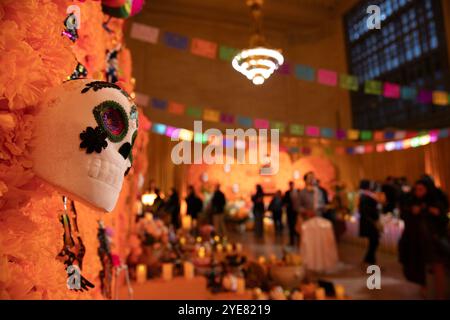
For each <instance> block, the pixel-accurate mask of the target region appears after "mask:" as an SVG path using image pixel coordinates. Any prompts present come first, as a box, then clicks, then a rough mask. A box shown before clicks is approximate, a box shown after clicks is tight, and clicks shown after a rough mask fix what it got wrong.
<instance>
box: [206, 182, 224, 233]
mask: <svg viewBox="0 0 450 320" xmlns="http://www.w3.org/2000/svg"><path fill="white" fill-rule="evenodd" d="M226 203H227V201H226V198H225V195H224V193H223V192H222V191H221V190H220V184H217V185H216V190H215V191H214V194H213V196H212V199H211V203H210V205H211V210H210V212H211V214H212V220H213V225H214V229H215V232H216V233H218V234H220V235H222V236H224V235H226V227H225V205H226Z"/></svg>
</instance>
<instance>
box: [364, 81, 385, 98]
mask: <svg viewBox="0 0 450 320" xmlns="http://www.w3.org/2000/svg"><path fill="white" fill-rule="evenodd" d="M364 92H365V93H367V94H374V95H381V94H382V93H383V83H382V82H381V81H375V80H369V81H366V84H365V86H364Z"/></svg>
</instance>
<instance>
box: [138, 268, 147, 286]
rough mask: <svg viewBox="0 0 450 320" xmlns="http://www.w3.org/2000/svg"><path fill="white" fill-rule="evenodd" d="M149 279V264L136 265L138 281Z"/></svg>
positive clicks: (142, 281)
mask: <svg viewBox="0 0 450 320" xmlns="http://www.w3.org/2000/svg"><path fill="white" fill-rule="evenodd" d="M145 281H147V266H146V265H145V264H138V265H137V266H136V282H137V283H144V282H145Z"/></svg>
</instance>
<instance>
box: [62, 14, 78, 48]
mask: <svg viewBox="0 0 450 320" xmlns="http://www.w3.org/2000/svg"><path fill="white" fill-rule="evenodd" d="M78 26H79V21H78V17H77V15H76V14H75V13H73V12H72V13H69V15H68V16H67V17H66V19H65V20H64V30H63V32H62V35H63V36H66V37H67V38H69V39H70V41H72V42H75V41H77V39H78V31H77V29H78Z"/></svg>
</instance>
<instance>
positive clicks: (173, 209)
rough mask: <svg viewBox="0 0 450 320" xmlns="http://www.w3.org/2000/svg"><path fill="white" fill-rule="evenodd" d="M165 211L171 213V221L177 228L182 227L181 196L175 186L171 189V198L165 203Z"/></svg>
mask: <svg viewBox="0 0 450 320" xmlns="http://www.w3.org/2000/svg"><path fill="white" fill-rule="evenodd" d="M165 211H166V212H167V213H168V214H169V215H170V221H171V224H172V225H173V227H174V228H175V230H177V229H179V228H180V197H179V196H178V191H177V190H176V189H175V188H171V189H170V195H169V199H168V200H167V202H166V205H165Z"/></svg>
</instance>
